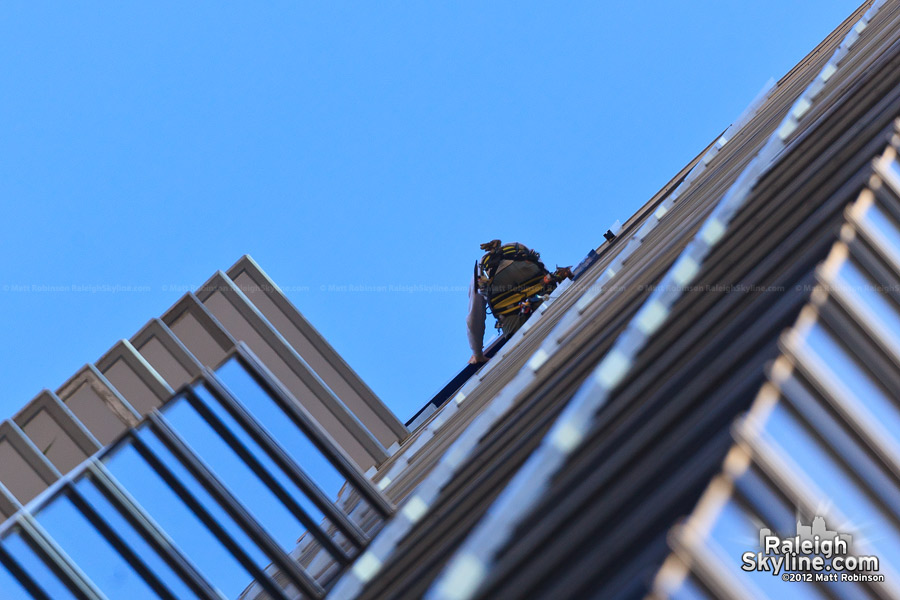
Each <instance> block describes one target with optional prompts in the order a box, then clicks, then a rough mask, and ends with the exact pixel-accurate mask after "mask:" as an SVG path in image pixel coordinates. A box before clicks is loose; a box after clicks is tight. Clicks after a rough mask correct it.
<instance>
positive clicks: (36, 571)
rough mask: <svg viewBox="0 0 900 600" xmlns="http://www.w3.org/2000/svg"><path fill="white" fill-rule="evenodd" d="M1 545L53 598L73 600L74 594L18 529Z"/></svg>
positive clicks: (56, 599)
mask: <svg viewBox="0 0 900 600" xmlns="http://www.w3.org/2000/svg"><path fill="white" fill-rule="evenodd" d="M3 547H4V548H6V551H7V552H9V553H10V554H11V555H12V557H13V558H15V559H16V561H17V562H18V563H19V565H21V567H22V569H24V570H25V571H26V572H27V573H28V574H29V575H30V576H31V578H32V579H33V580H34V581H36V582H37V583H38V584H39V585H40V586H41V589H43V590H44V591H45V592H46V593H47V595H48V596H50V597H51V598H53V600H69V599H71V600H75V596H74V595H73V594H72V592H70V591H69V588H67V587H66V586H65V584H63V582H62V581H60V580H59V578H58V577H57V576H56V574H55V573H54V572H53V571H52V570H51V569H50V567H48V566H47V564H46V563H45V562H44V561H43V560H41V558H40V557H39V556H38V555H37V554H36V553H35V551H34V550H32V549H31V546H29V545H28V543H27V542H25V540H24V539H23V538H22V534H21V533H20V532H19V531H18V530H15V531H14V532H13V533H11V534H10V535H9V536H7V537H6V538H5V539H4V540H3Z"/></svg>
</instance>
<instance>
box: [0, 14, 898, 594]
mask: <svg viewBox="0 0 900 600" xmlns="http://www.w3.org/2000/svg"><path fill="white" fill-rule="evenodd" d="M898 117H900V0H890V1H882V0H875V1H871V0H870V1H867V2H865V3H864V4H863V5H862V6H861V7H859V8H858V9H857V10H856V11H855V12H854V13H853V14H852V15H850V16H849V17H848V18H847V19H846V20H845V21H844V22H843V23H842V24H841V25H840V26H839V27H838V28H837V29H836V30H835V31H834V32H833V33H832V34H831V35H830V36H828V38H826V39H825V40H824V41H823V42H822V43H821V44H820V45H819V46H818V47H817V48H815V49H814V50H813V51H812V52H811V53H810V54H809V55H808V56H807V57H805V58H804V59H803V60H802V61H801V62H800V63H799V64H798V65H797V66H796V67H795V68H794V69H792V70H791V71H790V72H789V73H788V74H787V75H785V76H784V77H783V78H782V79H781V80H779V81H778V82H773V83H772V84H771V85H768V86H766V87H765V88H764V89H763V90H761V91H760V93H759V95H758V96H757V97H756V98H755V99H754V100H753V101H752V102H751V103H750V105H749V106H748V107H747V109H746V111H745V112H744V113H743V114H741V115H739V116H738V117H737V119H736V120H735V121H734V123H732V124H731V125H730V126H729V127H727V128H726V129H725V130H724V132H723V133H722V135H721V136H719V137H718V138H717V139H716V140H714V141H713V142H712V143H711V144H710V145H709V146H708V147H707V148H705V149H704V150H703V151H702V152H701V153H700V154H699V155H698V156H697V157H696V158H695V159H694V160H692V161H691V162H690V163H689V164H688V165H687V166H685V167H684V169H682V171H681V172H679V173H678V174H677V175H676V176H675V177H674V178H673V179H672V180H671V181H670V182H669V183H668V184H667V185H666V186H665V187H664V188H663V189H662V190H660V191H659V192H658V193H657V194H656V195H654V197H653V198H651V199H650V200H649V201H648V202H647V203H646V204H645V205H644V206H643V207H642V208H641V209H640V210H639V211H638V212H637V213H635V215H633V216H632V217H631V218H630V219H628V221H626V222H625V223H624V224H623V225H621V226H620V227H610V228H609V231H607V227H606V226H603V227H598V239H599V238H600V237H605V238H606V239H605V241H604V242H603V243H602V244H601V245H600V246H599V247H597V248H596V249H595V250H592V251H591V252H590V253H589V255H588V256H587V257H586V258H585V260H584V261H583V262H582V264H581V265H579V267H578V268H577V269H576V275H577V277H576V279H575V280H574V281H572V282H567V283H566V284H564V285H562V286H560V287H559V288H557V290H556V291H555V292H554V293H553V294H552V295H551V296H550V297H549V298H548V301H547V302H545V303H543V304H542V305H541V306H540V309H539V312H538V313H537V314H536V315H534V316H533V317H532V318H531V319H530V320H529V321H527V322H526V324H525V326H523V328H522V329H520V330H519V331H518V332H517V333H516V334H515V335H514V336H512V337H511V338H510V339H509V340H501V341H499V342H497V343H495V344H494V345H493V346H492V348H491V352H490V354H492V355H493V358H492V360H491V361H490V362H489V363H488V364H487V365H485V366H483V367H481V368H480V369H477V370H476V369H475V367H469V368H467V369H464V370H463V371H462V372H461V373H460V374H459V375H458V376H457V377H455V378H454V379H453V380H451V382H450V383H448V384H447V386H445V387H444V389H442V390H441V391H440V392H439V393H438V394H437V395H436V396H435V397H434V398H433V399H432V400H430V401H429V402H427V403H426V404H425V405H424V407H423V409H422V410H421V411H420V412H419V413H418V414H417V415H416V416H415V417H414V418H413V419H412V420H411V421H410V422H409V423H407V425H406V426H404V425H403V424H402V423H401V422H399V421H398V420H397V419H396V417H394V416H393V415H392V414H391V413H390V411H389V410H387V409H386V408H385V406H384V405H383V404H382V402H381V401H380V400H379V399H378V398H377V397H376V396H375V394H373V393H372V392H371V390H369V388H368V387H366V385H365V384H364V383H363V382H362V381H361V380H360V379H359V377H357V376H356V375H355V374H354V373H353V371H352V370H351V369H350V368H349V367H348V366H347V365H346V364H345V363H344V362H343V361H342V360H341V359H340V357H339V356H338V355H337V354H336V353H335V352H334V351H333V350H332V349H331V348H330V346H328V344H327V343H326V342H325V340H323V339H322V338H321V336H319V335H318V334H317V333H316V332H315V330H314V329H313V328H312V327H311V326H310V325H309V323H307V322H306V321H305V319H303V317H302V316H301V315H300V313H299V312H297V311H296V310H295V309H294V307H293V306H292V305H291V304H290V302H288V300H287V299H286V298H285V297H284V296H283V295H282V294H281V293H280V291H279V290H278V289H277V287H275V285H274V284H273V283H272V282H271V281H269V279H268V278H267V277H266V276H265V274H264V273H263V272H262V271H261V270H260V269H259V268H258V267H257V266H256V265H255V263H253V261H252V260H251V259H249V258H247V257H245V258H243V259H241V260H240V261H239V262H238V263H237V264H236V265H235V266H233V267H232V268H231V269H229V270H228V271H227V272H226V273H218V274H216V275H215V276H214V277H213V278H212V279H211V280H210V281H209V282H207V283H206V284H205V285H203V286H202V287H201V288H199V290H198V291H197V293H196V294H188V295H187V296H185V297H184V298H183V299H182V300H181V301H179V302H178V303H177V304H176V305H175V306H174V307H173V308H172V309H170V310H169V311H168V312H167V313H166V314H165V315H163V316H162V318H160V319H154V320H153V321H151V322H150V323H149V324H148V325H147V327H145V328H144V329H143V330H142V331H141V332H139V333H138V334H136V335H135V336H134V337H132V338H131V339H130V340H127V341H125V340H123V341H122V342H120V343H119V344H116V345H115V346H114V347H113V348H112V349H111V350H110V351H109V353H107V354H106V355H105V356H104V357H102V358H101V359H100V360H98V361H97V362H96V363H95V364H93V365H88V366H86V367H85V368H84V369H82V370H81V371H80V372H79V373H77V374H76V375H75V376H73V378H72V379H71V380H70V381H68V382H66V383H65V384H63V386H61V387H60V388H59V389H58V390H57V391H56V392H55V393H52V392H49V391H45V392H42V393H41V394H40V395H39V396H38V397H37V398H35V400H33V401H32V402H31V403H29V404H28V405H27V406H26V407H25V408H24V409H23V410H22V411H21V412H20V413H19V414H18V415H16V416H15V417H14V418H13V419H12V420H11V421H9V422H6V423H4V424H3V425H2V426H0V481H2V483H3V484H4V486H3V487H2V488H0V491H2V494H0V511H2V512H3V514H4V516H6V517H8V518H7V520H6V522H5V523H4V524H3V525H2V528H0V564H2V566H3V567H4V568H2V569H0V590H2V591H3V594H5V597H11V598H31V597H34V598H90V599H92V600H94V599H98V598H109V599H114V598H132V597H148V598H155V597H162V598H203V599H207V598H226V599H228V600H233V599H235V598H246V599H250V598H282V599H285V598H298V597H307V598H316V597H327V598H337V599H341V600H343V599H356V598H359V599H369V600H374V599H380V598H429V599H435V600H436V599H445V600H463V599H470V598H478V599H482V600H489V599H490V600H493V599H496V598H528V599H532V598H541V599H544V598H546V599H553V600H556V599H560V598H640V597H647V596H649V597H653V598H665V597H672V598H696V599H704V598H727V599H744V598H747V599H750V598H766V597H769V598H779V597H788V596H790V597H794V596H797V597H803V598H820V597H821V598H847V599H852V598H898V597H900V160H898V156H897V154H898V152H900V121H898ZM604 232H606V235H605V236H604V235H603V234H604ZM817 537H818V538H819V539H818V540H816V538H817ZM822 538H824V539H822ZM801 542H802V543H801ZM812 542H816V543H817V544H818V543H824V542H829V545H827V546H826V545H816V546H815V547H807V546H805V545H804V544H806V543H812ZM770 543H771V544H772V547H771V548H770V547H769V544H770ZM844 546H846V548H845V547H844ZM776 561H777V566H776Z"/></svg>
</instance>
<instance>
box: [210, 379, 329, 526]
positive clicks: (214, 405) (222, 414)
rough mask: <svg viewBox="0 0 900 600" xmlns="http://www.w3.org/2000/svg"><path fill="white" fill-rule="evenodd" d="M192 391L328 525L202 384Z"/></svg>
mask: <svg viewBox="0 0 900 600" xmlns="http://www.w3.org/2000/svg"><path fill="white" fill-rule="evenodd" d="M194 391H195V392H196V393H197V395H198V396H200V398H201V399H202V400H203V402H204V403H205V404H206V406H208V407H209V408H210V410H212V412H213V413H214V414H215V415H216V416H217V417H218V418H219V420H220V421H222V422H223V423H224V424H225V426H226V427H228V429H229V430H230V431H231V433H233V434H234V435H235V437H237V438H238V439H239V440H240V441H241V443H242V444H244V446H245V447H246V448H247V450H249V451H250V452H251V453H252V454H253V456H254V457H255V458H256V460H258V461H259V462H260V463H262V465H263V466H264V467H265V468H266V470H267V471H269V473H271V474H272V476H274V477H275V479H276V480H277V481H278V483H280V484H281V486H282V487H284V489H285V490H287V492H288V493H289V494H290V495H291V497H292V498H293V499H294V500H296V502H297V504H299V505H300V506H302V507H303V510H305V511H306V512H307V513H308V514H309V516H310V517H311V518H312V519H313V520H314V521H315V522H316V523H323V524H324V525H323V527H328V526H329V521H328V520H326V519H325V515H324V514H323V513H322V511H321V510H319V508H318V507H317V506H316V505H315V504H313V502H312V500H310V499H309V497H308V496H307V495H306V494H304V493H303V491H302V490H301V489H300V488H298V487H297V486H296V485H295V484H294V482H293V480H292V479H291V478H290V477H289V476H288V475H287V473H285V472H284V471H282V470H281V468H280V467H279V466H278V465H276V464H275V462H274V461H273V460H272V459H271V458H269V455H268V454H266V452H265V451H264V450H263V449H262V448H261V447H260V446H259V445H258V444H257V443H256V442H255V441H253V438H252V437H250V434H249V433H247V431H246V430H245V429H244V428H243V427H241V426H240V425H239V424H238V422H237V421H236V420H235V419H234V418H233V417H232V416H231V414H230V413H229V412H228V411H227V410H226V409H225V407H224V406H222V404H221V403H220V402H219V401H218V400H216V398H215V397H214V396H213V395H212V393H210V391H209V390H207V389H206V388H205V387H203V386H199V385H198V386H196V387H195V388H194Z"/></svg>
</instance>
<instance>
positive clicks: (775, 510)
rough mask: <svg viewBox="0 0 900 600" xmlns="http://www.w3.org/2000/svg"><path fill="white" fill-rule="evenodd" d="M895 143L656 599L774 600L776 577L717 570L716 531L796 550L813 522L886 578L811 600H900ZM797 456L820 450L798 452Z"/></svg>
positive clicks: (686, 528)
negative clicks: (836, 532) (763, 530)
mask: <svg viewBox="0 0 900 600" xmlns="http://www.w3.org/2000/svg"><path fill="white" fill-rule="evenodd" d="M892 142H893V144H894V146H892V147H890V148H888V149H887V150H886V151H885V153H884V155H882V157H881V158H880V159H878V160H877V161H876V162H875V171H876V174H875V175H874V176H872V177H871V178H870V179H869V182H868V186H867V187H866V188H865V189H864V190H863V191H862V192H861V193H860V194H859V197H858V198H857V200H856V201H855V202H854V203H853V204H851V205H850V206H849V207H848V208H847V210H846V211H845V212H844V217H845V223H844V224H843V226H842V227H841V229H840V234H839V239H838V241H836V242H834V244H833V245H832V246H831V249H830V251H829V253H828V256H827V258H826V259H825V260H824V261H823V262H822V263H821V264H820V266H819V267H818V268H817V270H816V273H815V286H814V288H813V291H812V293H811V296H810V301H809V302H808V303H807V304H806V305H805V306H804V308H803V310H802V311H801V313H800V315H799V316H798V318H797V319H796V322H795V323H794V324H793V326H792V327H791V328H789V329H788V330H787V331H785V332H784V333H783V334H782V335H781V336H780V338H779V349H780V353H779V356H778V358H777V360H775V361H774V362H773V363H772V364H771V366H770V367H769V368H768V369H767V373H766V382H765V383H764V385H763V386H762V387H761V389H760V390H759V392H758V394H757V395H756V399H755V401H754V403H753V405H752V407H751V409H750V411H749V413H748V415H747V416H746V417H745V418H742V419H741V420H739V421H738V422H737V423H736V425H735V427H734V428H733V437H734V442H735V443H734V445H733V446H732V448H731V449H730V451H729V453H728V455H727V458H726V459H725V461H724V466H723V468H722V471H721V473H720V474H719V475H718V476H716V478H715V479H714V480H713V482H712V483H711V484H710V485H709V486H708V487H707V489H706V490H705V492H704V494H703V497H702V500H701V501H700V503H699V504H698V506H697V508H696V509H695V510H694V511H693V513H692V515H691V516H690V518H688V519H687V520H686V522H685V523H684V524H682V525H679V526H678V527H677V528H675V529H674V530H673V531H672V532H671V533H670V535H669V546H670V547H671V548H672V554H671V555H670V556H669V558H668V559H667V560H666V562H665V563H664V566H663V568H662V569H661V571H660V572H659V574H658V576H657V577H656V580H655V585H654V588H653V596H654V597H655V598H664V597H675V596H682V595H685V594H691V595H693V596H695V597H703V596H708V597H724V598H742V597H753V598H758V597H766V596H768V597H772V596H773V579H772V576H771V575H770V574H768V573H762V574H759V576H757V577H749V576H747V577H741V576H740V573H736V572H735V567H734V564H736V563H734V562H732V563H731V564H729V562H728V561H727V559H726V560H722V558H723V557H728V555H729V552H728V551H726V550H724V549H723V547H728V545H729V541H728V540H727V539H723V536H722V531H723V530H724V529H725V528H735V527H740V526H745V527H746V524H748V523H749V524H750V527H756V528H757V529H758V528H759V527H767V528H769V529H771V530H772V531H774V532H777V533H778V534H779V535H780V536H782V537H789V536H791V535H793V533H794V528H795V520H796V519H798V518H800V520H802V521H805V522H807V523H809V522H810V521H811V520H812V519H814V518H815V517H822V518H823V519H827V521H828V523H829V525H831V524H835V525H837V526H840V527H841V529H842V531H846V532H847V533H848V534H852V535H853V542H852V544H853V545H852V548H853V553H855V554H863V555H874V556H877V557H878V558H879V562H880V564H879V568H878V570H877V572H869V571H867V573H868V574H872V573H875V574H880V575H883V576H884V581H852V582H841V581H820V582H816V581H813V582H812V584H811V587H814V588H815V593H816V595H818V596H821V597H851V598H855V597H871V598H896V597H897V596H898V595H900V589H898V584H897V577H898V576H900V575H898V567H900V562H898V553H897V552H896V550H895V546H896V540H897V538H898V536H900V533H898V532H900V438H898V431H900V430H898V428H897V426H896V425H897V423H898V422H900V421H898V420H900V403H898V395H897V390H898V389H900V387H898V386H900V341H898V340H900V291H898V290H900V244H898V243H897V240H900V163H898V162H897V160H896V158H897V152H896V145H897V144H900V138H898V137H896V136H895V137H894V139H893V140H892ZM803 445H807V446H808V447H809V448H812V449H813V450H809V449H807V450H805V451H803V452H799V451H798V448H800V447H802V446H803ZM823 470H827V476H826V477H823V476H822V471H823ZM838 487H840V488H841V489H837V488H838ZM822 498H829V499H830V500H831V501H830V502H828V503H823V502H822ZM747 549H748V550H751V551H754V550H757V549H758V546H757V544H756V543H755V541H751V542H750V543H748V544H747ZM729 558H731V557H729ZM737 564H739V563H737ZM776 583H777V581H776Z"/></svg>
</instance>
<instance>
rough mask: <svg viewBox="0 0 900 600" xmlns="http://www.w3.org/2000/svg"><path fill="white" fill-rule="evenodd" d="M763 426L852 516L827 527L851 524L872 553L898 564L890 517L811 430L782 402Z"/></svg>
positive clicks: (899, 545)
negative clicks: (846, 520) (848, 522)
mask: <svg viewBox="0 0 900 600" xmlns="http://www.w3.org/2000/svg"><path fill="white" fill-rule="evenodd" d="M765 430H766V432H767V433H768V434H769V435H770V436H772V438H774V440H775V441H776V443H777V444H778V445H779V446H781V447H782V448H783V449H784V450H785V454H784V455H785V456H787V457H789V458H790V459H791V460H792V461H793V462H795V463H796V464H797V465H798V466H799V467H800V468H801V469H803V470H804V471H805V472H806V475H807V476H808V477H809V479H810V480H811V481H813V482H814V483H815V484H816V486H817V487H818V488H819V489H820V490H822V492H824V493H825V495H826V496H827V497H828V499H830V500H831V502H833V503H834V505H835V506H836V507H837V508H838V509H839V510H840V512H841V513H842V514H843V515H844V516H845V517H847V518H852V519H853V521H852V523H850V524H844V523H835V524H830V523H829V526H830V527H831V526H836V527H844V529H847V528H848V526H852V528H853V529H855V530H856V532H857V535H858V536H861V537H862V538H864V540H865V542H866V543H867V544H870V545H871V546H872V547H873V548H874V554H876V555H878V556H879V557H880V558H881V560H885V561H888V562H891V563H893V564H900V563H898V561H900V531H898V530H897V527H896V526H895V524H894V523H893V521H892V520H891V519H890V518H888V516H887V515H885V513H884V512H883V511H882V510H881V509H880V508H879V507H878V506H876V505H875V504H874V502H873V501H872V500H871V499H870V498H869V496H868V495H867V494H866V493H865V492H864V491H863V489H862V488H861V487H860V484H859V483H858V482H857V481H856V480H855V479H853V478H852V477H851V476H850V475H849V473H847V471H846V469H845V468H844V465H843V464H842V463H839V462H838V461H837V460H836V459H835V457H834V456H832V455H831V454H830V453H829V452H828V451H827V450H826V449H825V448H823V447H822V446H821V445H820V444H819V442H818V441H816V440H815V439H814V438H813V437H812V434H811V432H810V431H809V430H808V429H807V428H806V427H805V426H804V425H803V424H802V423H800V421H799V420H798V419H797V417H796V416H795V415H793V414H792V413H791V412H790V411H789V410H788V409H787V408H786V407H785V406H784V404H783V403H781V404H778V405H776V406H775V408H774V409H773V410H772V413H771V414H770V415H769V418H768V420H767V421H766V424H765ZM856 539H858V537H857V538H856ZM850 550H851V553H854V552H855V553H856V554H862V552H858V551H854V548H853V547H852V546H851V549H850Z"/></svg>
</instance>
